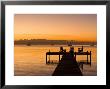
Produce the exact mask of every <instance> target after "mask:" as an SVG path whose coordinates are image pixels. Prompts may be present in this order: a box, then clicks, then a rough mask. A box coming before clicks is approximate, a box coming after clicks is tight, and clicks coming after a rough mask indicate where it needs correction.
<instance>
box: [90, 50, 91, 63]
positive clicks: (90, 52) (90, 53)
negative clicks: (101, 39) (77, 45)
mask: <svg viewBox="0 0 110 89" xmlns="http://www.w3.org/2000/svg"><path fill="white" fill-rule="evenodd" d="M90 65H91V51H90Z"/></svg>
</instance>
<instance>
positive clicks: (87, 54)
mask: <svg viewBox="0 0 110 89" xmlns="http://www.w3.org/2000/svg"><path fill="white" fill-rule="evenodd" d="M87 63H88V51H87Z"/></svg>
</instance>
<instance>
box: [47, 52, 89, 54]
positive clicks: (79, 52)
mask: <svg viewBox="0 0 110 89" xmlns="http://www.w3.org/2000/svg"><path fill="white" fill-rule="evenodd" d="M75 53H76V55H90V54H91V53H90V52H75ZM75 53H74V54H75ZM65 54H69V52H66V53H65ZM46 55H64V52H47V53H46Z"/></svg>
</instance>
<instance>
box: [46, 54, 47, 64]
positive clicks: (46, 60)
mask: <svg viewBox="0 0 110 89" xmlns="http://www.w3.org/2000/svg"><path fill="white" fill-rule="evenodd" d="M46 64H47V54H46Z"/></svg>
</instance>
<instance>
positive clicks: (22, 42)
mask: <svg viewBox="0 0 110 89" xmlns="http://www.w3.org/2000/svg"><path fill="white" fill-rule="evenodd" d="M14 44H15V45H28V44H29V45H68V46H69V45H70V44H71V45H90V46H91V45H92V46H94V45H96V44H97V42H93V41H88V42H87V41H86V42H85V41H75V40H47V39H30V40H29V39H20V40H15V41H14Z"/></svg>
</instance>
